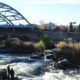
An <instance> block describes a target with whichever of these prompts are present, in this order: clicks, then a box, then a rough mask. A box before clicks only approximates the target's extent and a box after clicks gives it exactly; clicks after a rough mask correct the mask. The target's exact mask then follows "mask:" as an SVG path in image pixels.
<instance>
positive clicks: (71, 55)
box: [56, 41, 80, 64]
mask: <svg viewBox="0 0 80 80" xmlns="http://www.w3.org/2000/svg"><path fill="white" fill-rule="evenodd" d="M56 47H57V48H60V49H61V50H62V54H61V53H60V55H64V56H65V57H66V58H68V59H69V60H71V61H73V62H75V63H76V64H77V63H79V64H80V42H71V41H70V42H65V41H60V42H59V43H58V44H56Z"/></svg>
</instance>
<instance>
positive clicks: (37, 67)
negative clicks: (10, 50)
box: [0, 54, 80, 80]
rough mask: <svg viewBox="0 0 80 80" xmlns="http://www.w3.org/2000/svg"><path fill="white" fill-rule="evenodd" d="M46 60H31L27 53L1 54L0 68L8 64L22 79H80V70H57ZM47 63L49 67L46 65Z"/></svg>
mask: <svg viewBox="0 0 80 80" xmlns="http://www.w3.org/2000/svg"><path fill="white" fill-rule="evenodd" d="M48 63H49V62H47V61H45V60H40V59H39V60H29V59H28V57H27V56H26V55H10V54H0V69H3V68H7V66H8V65H10V66H11V68H13V69H14V71H15V76H18V77H19V78H20V79H22V80H80V70H79V69H75V70H71V69H70V70H69V69H68V70H55V69H54V68H53V67H52V65H49V66H48ZM46 64H47V67H46V66H45V67H44V65H46ZM44 68H45V70H44ZM46 69H48V70H46Z"/></svg>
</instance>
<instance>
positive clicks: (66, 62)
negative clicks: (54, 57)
mask: <svg viewBox="0 0 80 80" xmlns="http://www.w3.org/2000/svg"><path fill="white" fill-rule="evenodd" d="M70 66H71V63H70V62H69V60H67V59H62V60H59V61H58V62H56V64H55V68H58V69H68V68H69V67H70Z"/></svg>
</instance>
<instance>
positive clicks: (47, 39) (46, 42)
mask: <svg viewBox="0 0 80 80" xmlns="http://www.w3.org/2000/svg"><path fill="white" fill-rule="evenodd" d="M42 40H43V43H44V46H45V48H48V49H49V48H51V41H52V39H51V37H50V36H49V35H44V37H43V39H42Z"/></svg>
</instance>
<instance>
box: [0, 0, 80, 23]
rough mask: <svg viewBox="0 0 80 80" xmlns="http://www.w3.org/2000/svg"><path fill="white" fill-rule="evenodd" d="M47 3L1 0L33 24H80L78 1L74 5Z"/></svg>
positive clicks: (25, 0)
mask: <svg viewBox="0 0 80 80" xmlns="http://www.w3.org/2000/svg"><path fill="white" fill-rule="evenodd" d="M46 1H48V0H44V1H43V0H40V1H39V2H38V1H37V2H36V0H35V1H34V0H0V2H3V3H5V4H8V5H10V6H12V7H13V8H15V9H16V10H18V11H19V12H20V13H21V14H23V15H24V16H25V18H26V19H27V20H29V21H30V22H31V23H36V24H39V23H40V21H41V20H43V21H44V22H53V23H56V24H65V25H67V24H69V22H70V21H76V22H77V24H78V23H80V4H78V3H75V2H77V1H78V0H74V1H75V2H74V3H62V2H61V3H54V2H50V1H48V2H46ZM51 1H52V0H51ZM57 1H59V0H57ZM61 1H65V0H61ZM68 1H69V0H68Z"/></svg>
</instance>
